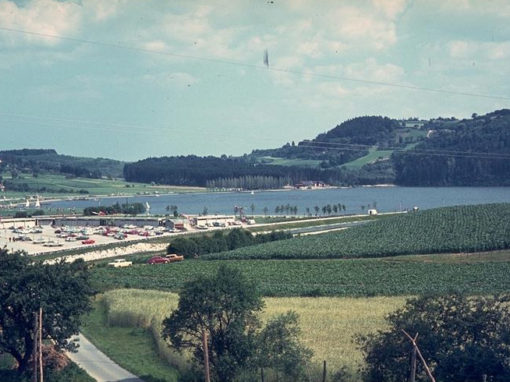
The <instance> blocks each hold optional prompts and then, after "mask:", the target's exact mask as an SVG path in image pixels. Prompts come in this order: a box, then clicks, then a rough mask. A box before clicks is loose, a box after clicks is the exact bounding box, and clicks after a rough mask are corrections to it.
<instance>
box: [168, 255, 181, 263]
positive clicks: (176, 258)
mask: <svg viewBox="0 0 510 382" xmlns="http://www.w3.org/2000/svg"><path fill="white" fill-rule="evenodd" d="M165 257H166V258H167V259H168V260H170V262H171V263H173V262H175V261H182V260H184V256H181V255H176V254H175V253H171V254H170V255H166V256H165Z"/></svg>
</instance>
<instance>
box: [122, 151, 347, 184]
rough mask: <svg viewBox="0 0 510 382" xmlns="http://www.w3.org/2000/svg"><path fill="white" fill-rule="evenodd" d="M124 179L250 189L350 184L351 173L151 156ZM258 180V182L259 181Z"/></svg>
mask: <svg viewBox="0 0 510 382" xmlns="http://www.w3.org/2000/svg"><path fill="white" fill-rule="evenodd" d="M124 178H125V179H126V180H127V181H128V182H145V183H149V182H156V183H160V184H175V185H187V186H203V187H205V186H207V185H208V184H209V185H211V184H213V183H214V186H213V187H222V185H231V188H236V187H235V185H236V184H242V185H244V186H245V187H247V188H248V189H249V188H250V184H251V185H252V187H253V188H259V187H260V186H261V185H262V184H263V182H265V181H267V185H268V186H267V187H262V188H276V187H281V186H282V184H283V183H286V182H287V181H290V183H291V184H294V183H298V182H301V181H303V180H321V181H325V182H327V183H331V184H344V183H345V184H346V183H349V184H350V181H351V180H350V178H349V174H348V173H347V172H344V171H342V170H340V169H335V170H329V169H320V168H307V167H299V166H271V165H263V164H257V163H251V162H249V161H246V160H245V159H244V158H242V157H241V158H226V157H223V158H217V157H212V156H209V157H198V156H194V155H190V156H179V157H162V158H148V159H144V160H141V161H138V162H135V163H128V164H126V165H125V166H124ZM257 179H258V181H257Z"/></svg>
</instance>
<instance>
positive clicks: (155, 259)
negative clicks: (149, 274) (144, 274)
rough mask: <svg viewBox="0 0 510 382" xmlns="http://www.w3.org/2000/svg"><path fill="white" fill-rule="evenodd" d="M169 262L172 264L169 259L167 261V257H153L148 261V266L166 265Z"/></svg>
mask: <svg viewBox="0 0 510 382" xmlns="http://www.w3.org/2000/svg"><path fill="white" fill-rule="evenodd" d="M169 262H170V260H169V259H167V258H166V257H161V256H154V257H151V258H150V259H149V260H147V264H166V263H169Z"/></svg>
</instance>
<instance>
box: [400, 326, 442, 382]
mask: <svg viewBox="0 0 510 382" xmlns="http://www.w3.org/2000/svg"><path fill="white" fill-rule="evenodd" d="M402 332H404V334H405V335H406V337H407V338H409V340H410V341H411V343H412V344H413V347H414V349H416V353H417V354H418V357H420V361H421V363H422V364H423V367H424V368H425V372H426V373H427V375H428V377H429V378H430V380H431V381H432V382H436V379H435V378H434V376H433V375H432V372H431V371H430V368H429V366H428V365H427V362H426V361H425V358H423V355H422V354H421V351H420V348H419V347H418V344H417V343H416V341H415V339H414V338H413V337H411V336H410V335H409V334H408V333H407V332H406V331H405V330H404V329H402ZM416 336H418V334H416Z"/></svg>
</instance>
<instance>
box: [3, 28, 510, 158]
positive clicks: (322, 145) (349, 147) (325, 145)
mask: <svg viewBox="0 0 510 382" xmlns="http://www.w3.org/2000/svg"><path fill="white" fill-rule="evenodd" d="M0 30H3V31H6V32H13V33H20V34H26V35H33V36H39V37H45V38H54V39H60V40H64V41H72V42H77V43H83V44H91V45H98V46H105V47H110V48H117V49H125V50H131V51H140V52H145V53H151V54H158V55H164V56H171V57H176V58H186V59H191V60H199V61H207V62H213V63H219V64H228V65H237V66H244V67H251V68H255V69H264V70H267V69H269V70H271V71H273V72H281V73H289V74H294V75H303V76H311V77H316V78H323V79H328V80H342V81H351V82H358V83H365V84H370V85H379V86H387V87H395V88H401V89H409V90H416V91H428V92H438V93H444V94H451V95H461V96H470V97H482V98H491V99H500V100H510V97H506V96H500V95H488V94H478V93H470V92H464V91H457V90H447V89H437V88H428V87H420V86H414V85H405V84H398V83H391V82H382V81H372V80H365V79H359V78H351V77H345V76H337V75H329V74H323V73H317V72H311V71H300V70H292V69H284V68H278V67H274V66H269V67H266V66H265V65H258V64H252V63H245V62H239V61H232V60H225V59H218V58H210V57H203V56H193V55H186V54H180V53H175V52H169V51H160V50H154V49H148V48H141V47H134V46H129V45H125V44H116V43H109V42H103V41H96V40H87V39H81V38H75V37H67V36H61V35H56V34H49V33H41V32H33V31H27V30H22V29H15V28H9V27H4V26H0ZM1 115H3V116H8V117H16V118H26V119H32V120H36V121H39V123H41V121H42V123H46V124H48V123H49V122H48V121H54V122H64V123H81V124H87V125H96V126H99V127H98V129H101V130H105V127H109V129H108V130H110V131H114V130H116V131H122V132H124V131H125V130H124V129H126V128H129V129H130V130H131V131H133V130H141V131H142V130H143V131H147V130H152V131H158V132H159V131H161V132H162V128H155V127H149V126H137V125H131V124H119V123H105V122H98V121H87V120H77V119H66V118H54V117H45V118H41V117H37V116H29V115H22V114H14V113H2V112H0V116H1ZM73 127H76V126H73ZM88 128H90V127H88ZM112 128H113V129H112ZM228 136H231V134H228ZM299 146H300V147H309V148H319V149H324V150H332V149H336V150H344V151H359V150H360V149H363V148H365V149H369V148H372V147H373V146H371V145H360V144H341V143H335V142H325V141H316V140H314V141H309V142H306V143H303V142H302V143H300V144H299ZM389 150H392V151H405V152H407V153H412V154H414V155H441V156H445V155H446V156H459V157H466V158H467V157H469V158H471V157H477V158H483V159H510V155H505V154H500V153H484V152H472V151H458V150H457V151H455V150H437V149H436V150H430V149H427V150H424V149H414V150H412V151H409V150H404V149H398V148H397V149H395V148H389Z"/></svg>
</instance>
